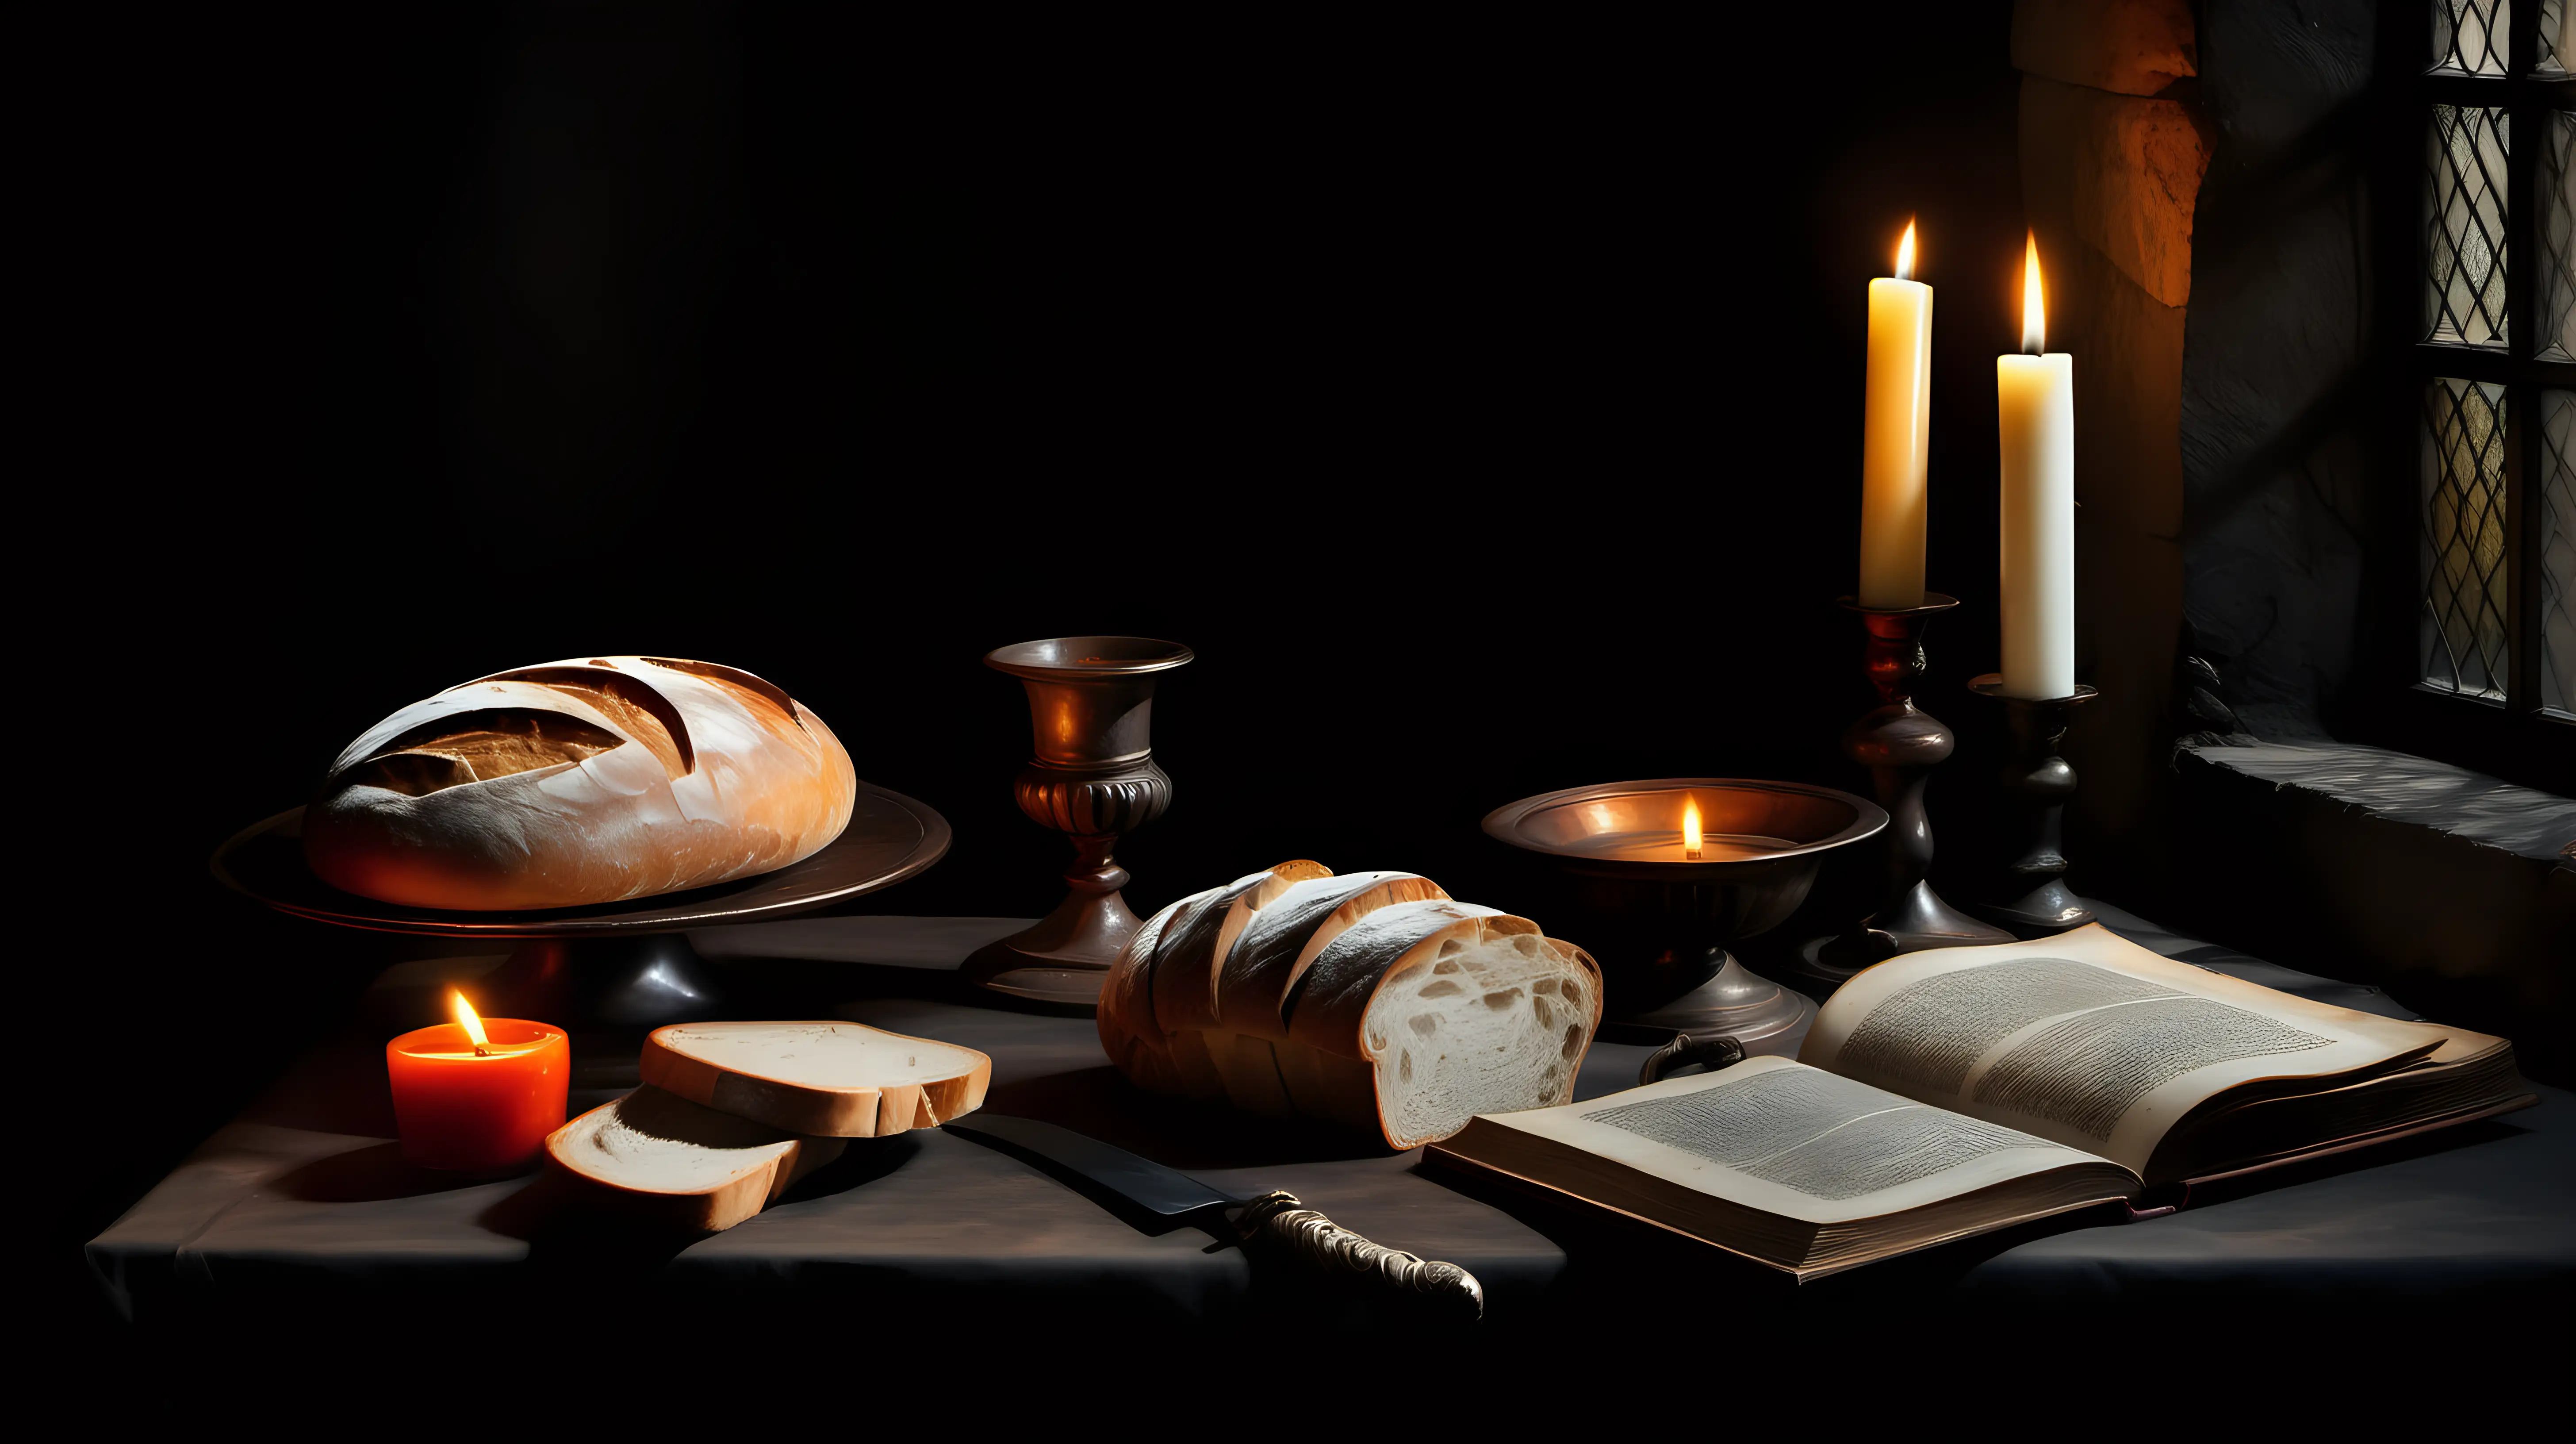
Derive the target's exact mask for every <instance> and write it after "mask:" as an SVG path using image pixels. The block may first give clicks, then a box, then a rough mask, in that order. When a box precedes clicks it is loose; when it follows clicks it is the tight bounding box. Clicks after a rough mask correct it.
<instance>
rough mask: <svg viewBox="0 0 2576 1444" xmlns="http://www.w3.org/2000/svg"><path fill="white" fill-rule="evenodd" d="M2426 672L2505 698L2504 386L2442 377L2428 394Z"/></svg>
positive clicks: (2443, 683) (2447, 685) (2458, 687)
mask: <svg viewBox="0 0 2576 1444" xmlns="http://www.w3.org/2000/svg"><path fill="white" fill-rule="evenodd" d="M2424 447H2425V455H2424V467H2423V471H2424V543H2423V545H2424V554H2423V573H2424V621H2423V628H2422V631H2423V643H2424V680H2425V681H2426V682H2427V683H2429V684H2431V685H2433V686H2436V687H2440V688H2443V689H2444V690H2446V691H2453V692H2462V693H2467V694H2469V695H2471V696H2476V697H2484V698H2488V699H2491V700H2494V701H2499V702H2501V701H2503V700H2504V679H2505V667H2506V654H2507V650H2508V647H2507V632H2506V630H2505V605H2506V604H2505V580H2506V576H2505V525H2504V506H2505V426H2504V388H2503V387H2501V386H2489V385H2484V384H2482V383H2479V382H2476V381H2463V380H2460V379H2458V378H2456V377H2450V376H2437V377H2435V378H2434V379H2433V383H2432V384H2431V385H2430V386H2428V387H2426V388H2425V395H2424Z"/></svg>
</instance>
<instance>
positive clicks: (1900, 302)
mask: <svg viewBox="0 0 2576 1444" xmlns="http://www.w3.org/2000/svg"><path fill="white" fill-rule="evenodd" d="M1862 405H1863V414H1862V427H1861V444H1860V604H1861V605H1862V606H1864V607H1919V606H1921V605H1923V522H1924V516H1925V512H1926V510H1927V507H1926V502H1925V497H1924V489H1923V467H1924V461H1925V458H1926V457H1927V455H1928V454H1929V448H1930V445H1931V439H1932V288H1931V287H1929V286H1927V285H1924V284H1923V283H1922V282H1920V281H1917V280H1915V279H1914V223H1913V222H1912V221H1908V222H1906V223H1905V239H1904V240H1902V241H1899V242H1898V243H1897V246H1896V275H1895V276H1894V278H1892V279H1891V278H1888V277H1884V276H1882V277H1880V278H1878V279H1877V280H1874V281H1871V282H1870V283H1869V381H1868V392H1867V395H1866V399H1865V400H1864V401H1863V404H1862Z"/></svg>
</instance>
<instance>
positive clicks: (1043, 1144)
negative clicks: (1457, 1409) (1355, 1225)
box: [947, 1113, 1485, 1318]
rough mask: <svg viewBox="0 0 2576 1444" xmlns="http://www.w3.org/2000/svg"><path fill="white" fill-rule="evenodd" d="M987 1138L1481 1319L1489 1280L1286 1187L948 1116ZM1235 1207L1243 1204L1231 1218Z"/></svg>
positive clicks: (1123, 1194) (1130, 1196) (1039, 1128)
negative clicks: (1366, 1229)
mask: <svg viewBox="0 0 2576 1444" xmlns="http://www.w3.org/2000/svg"><path fill="white" fill-rule="evenodd" d="M947 1131H948V1132H951V1133H958V1134H963V1135H965V1136H966V1137H968V1138H972V1139H974V1140H975V1141H976V1142H978V1143H982V1144H985V1145H987V1146H988V1147H995V1148H999V1149H1001V1150H1002V1151H1004V1152H1006V1153H1014V1154H1018V1155H1021V1156H1023V1157H1027V1158H1029V1159H1031V1160H1033V1161H1035V1162H1037V1163H1039V1164H1041V1165H1044V1166H1046V1167H1047V1168H1049V1169H1050V1171H1054V1172H1058V1173H1064V1174H1070V1175H1072V1176H1073V1177H1074V1178H1075V1179H1077V1180H1080V1181H1084V1182H1088V1183H1091V1184H1093V1185H1095V1186H1097V1187H1099V1188H1102V1189H1105V1190H1107V1191H1108V1192H1110V1193H1112V1194H1115V1195H1116V1196H1117V1197H1119V1198H1120V1199H1123V1200H1125V1201H1126V1202H1127V1203H1129V1204H1132V1205H1133V1206H1135V1207H1136V1208H1138V1209H1140V1210H1142V1211H1143V1212H1145V1213H1148V1214H1151V1215H1153V1216H1155V1217H1157V1218H1164V1219H1170V1220H1172V1221H1173V1223H1174V1224H1175V1225H1176V1226H1177V1225H1178V1224H1181V1223H1197V1224H1199V1225H1201V1226H1202V1227H1206V1228H1207V1229H1208V1230H1209V1231H1210V1232H1212V1233H1218V1234H1220V1235H1230V1236H1232V1237H1233V1238H1235V1239H1236V1240H1237V1241H1239V1242H1242V1243H1246V1244H1253V1245H1267V1246H1270V1247H1272V1248H1275V1249H1276V1250H1277V1251H1278V1252H1279V1253H1280V1254H1282V1255H1284V1256H1286V1257H1288V1258H1291V1259H1294V1260H1296V1261H1297V1262H1298V1263H1299V1264H1300V1265H1302V1266H1304V1267H1306V1268H1308V1269H1312V1270H1315V1271H1317V1272H1320V1273H1323V1274H1326V1275H1328V1276H1330V1277H1333V1278H1336V1279H1340V1280H1343V1281H1345V1282H1349V1283H1352V1284H1356V1285H1359V1286H1361V1287H1363V1288H1367V1289H1371V1290H1374V1291H1379V1292H1385V1293H1391V1294H1394V1295H1397V1296H1401V1297H1403V1298H1406V1299H1408V1300H1413V1301H1418V1302H1420V1303H1424V1304H1428V1305H1431V1306H1433V1307H1435V1308H1438V1309H1441V1310H1442V1311H1444V1312H1455V1313H1458V1314H1462V1315H1464V1316H1466V1317H1468V1318H1480V1317H1482V1316H1483V1314H1484V1312H1485V1289H1484V1285H1482V1284H1480V1283H1478V1282H1476V1276H1475V1275H1474V1274H1471V1273H1469V1272H1467V1271H1466V1270H1465V1269H1462V1268H1460V1267H1458V1266H1457V1265H1456V1264H1453V1263H1441V1262H1438V1261H1436V1260H1430V1259H1424V1258H1421V1257H1418V1256H1416V1255H1414V1254H1409V1253H1406V1252H1404V1251H1403V1250H1401V1249H1391V1248H1388V1247H1386V1246H1384V1245H1382V1244H1377V1243H1372V1242H1370V1241H1369V1240H1368V1239H1365V1238H1362V1237H1361V1236H1360V1235H1358V1234H1356V1233H1353V1232H1351V1231H1350V1230H1349V1229H1346V1228H1344V1227H1342V1226H1341V1225H1340V1224H1337V1223H1335V1222H1333V1221H1332V1220H1331V1219H1329V1218H1326V1217H1324V1215H1323V1214H1321V1213H1319V1212H1317V1211H1315V1210H1314V1209H1311V1208H1308V1207H1306V1205H1305V1204H1304V1203H1303V1202H1302V1201H1300V1200H1299V1199H1298V1197H1297V1195H1295V1194H1293V1193H1289V1192H1286V1191H1284V1190H1280V1189H1273V1190H1271V1191H1269V1192H1266V1193H1259V1194H1255V1195H1253V1196H1251V1197H1249V1198H1246V1197H1243V1196H1241V1195H1239V1194H1233V1193H1228V1192H1226V1191H1224V1190H1223V1189H1218V1188H1212V1187H1210V1186H1209V1185H1207V1184H1205V1183H1202V1182H1200V1181H1199V1180H1198V1179H1195V1178H1192V1177H1190V1176H1189V1175H1188V1174H1186V1173H1183V1172H1181V1171H1180V1170H1179V1169H1176V1168H1166V1167H1164V1166H1163V1165H1162V1164H1159V1163H1156V1162H1154V1161H1153V1160H1151V1159H1147V1158H1139V1157H1137V1156H1136V1155H1135V1154H1133V1153H1130V1152H1128V1151H1127V1150H1126V1149H1123V1148H1119V1147H1116V1146H1113V1145H1111V1144H1107V1143H1103V1142H1101V1141H1100V1140H1099V1139H1097V1138H1093V1137H1090V1136H1088V1135H1086V1134H1081V1133H1076V1132H1074V1131H1073V1130H1072V1129H1070V1128H1063V1127H1059V1126H1057V1125H1056V1124H1053V1123H1047V1122H1042V1121H1040V1120H1038V1119H1035V1118H1009V1117H1003V1116H1000V1115H996V1114H990V1113H978V1114H975V1115H972V1116H970V1117H966V1118H960V1119H958V1120H957V1121H955V1122H953V1123H950V1124H948V1125H947ZM1229 1209H1241V1210H1242V1212H1241V1213H1240V1214H1237V1215H1235V1216H1234V1217H1233V1218H1232V1219H1231V1220H1228V1219H1227V1218H1226V1217H1225V1213H1226V1211H1227V1210H1229Z"/></svg>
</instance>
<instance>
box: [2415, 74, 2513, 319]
mask: <svg viewBox="0 0 2576 1444" xmlns="http://www.w3.org/2000/svg"><path fill="white" fill-rule="evenodd" d="M2512 126H2513V121H2512V118H2511V117H2510V116H2507V115H2506V114H2505V112H2504V108H2503V107H2502V106H2488V105H2437V106H2434V107H2433V127H2432V137H2431V138H2432V151H2433V153H2432V160H2431V163H2430V164H2429V165H2428V166H2427V167H2426V176H2425V179H2426V182H2427V183H2428V185H2429V186H2430V188H2431V189H2430V193H2429V194H2428V195H2427V196H2426V197H2425V207H2424V208H2425V210H2426V212H2427V213H2428V214H2427V216H2426V224H2425V229H2426V231H2427V232H2428V239H2427V244H2428V247H2429V251H2430V255H2431V263H2430V264H2429V265H2428V266H2427V267H2426V275H2425V278H2424V279H2425V281H2426V283H2427V284H2426V288H2425V298H2424V299H2425V310H2426V312H2427V313H2428V314H2427V315H2426V317H2425V320H2426V323H2427V325H2426V331H2427V339H2429V340H2434V341H2448V342H2452V343H2455V344H2458V345H2464V346H2499V347H2500V346H2502V345H2504V344H2505V335H2506V327H2507V325H2508V324H2509V323H2508V321H2507V320H2506V317H2505V292H2504V275H2505V236H2504V212H2505V173H2506V169H2507V166H2506V158H2507V156H2508V155H2510V153H2511V150H2512V145H2511V136H2512Z"/></svg>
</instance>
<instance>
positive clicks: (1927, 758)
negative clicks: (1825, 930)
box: [1797, 592, 2012, 992]
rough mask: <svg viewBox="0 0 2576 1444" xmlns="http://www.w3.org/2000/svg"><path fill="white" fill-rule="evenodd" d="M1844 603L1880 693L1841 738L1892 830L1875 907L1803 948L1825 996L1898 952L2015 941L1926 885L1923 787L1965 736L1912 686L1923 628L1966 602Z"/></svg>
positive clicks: (1928, 839)
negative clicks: (1920, 703) (1863, 633)
mask: <svg viewBox="0 0 2576 1444" xmlns="http://www.w3.org/2000/svg"><path fill="white" fill-rule="evenodd" d="M1840 605H1841V606H1842V608H1843V609H1844V610H1845V611H1848V612H1852V613H1855V614H1856V615H1858V616H1859V617H1860V620H1861V625H1862V626H1864V627H1866V628H1867V629H1868V631H1869V644H1868V646H1867V648H1866V649H1864V651H1863V652H1862V658H1863V662H1862V665H1863V667H1864V669H1865V670H1866V671H1867V672H1868V674H1869V681H1870V685H1871V686H1872V687H1874V688H1876V689H1877V691H1878V706H1876V707H1875V708H1873V709H1871V710H1870V711H1869V712H1867V713H1864V714H1863V715H1862V716H1861V717H1860V719H1859V720H1858V721H1855V722H1853V723H1852V724H1851V726H1850V727H1849V728H1847V729H1846V730H1845V731H1844V732H1843V755H1844V756H1845V757H1848V758H1850V759H1851V760H1852V761H1854V762H1857V763H1859V764H1860V765H1861V766H1863V767H1866V768H1868V769H1869V776H1870V783H1871V786H1872V787H1873V788H1874V789H1875V790H1876V791H1877V794H1878V805H1879V806H1880V807H1883V808H1885V809H1887V817H1888V824H1887V834H1886V836H1885V837H1883V838H1882V839H1880V857H1881V859H1882V861H1883V865H1884V867H1885V882H1884V885H1883V886H1882V888H1881V890H1880V893H1879V899H1880V900H1879V904H1878V906H1877V907H1876V908H1875V909H1873V910H1871V912H1870V913H1869V915H1868V916H1867V917H1865V918H1863V919H1862V920H1861V922H1860V924H1859V925H1858V926H1856V927H1854V928H1852V929H1851V930H1850V931H1848V932H1845V933H1842V934H1841V935H1839V936H1835V937H1828V938H1816V939H1812V940H1810V941H1808V942H1806V943H1804V944H1802V945H1801V946H1800V947H1799V949H1798V965H1797V972H1798V974H1799V977H1800V979H1801V980H1802V981H1804V982H1808V983H1811V984H1814V985H1815V986H1816V987H1818V988H1819V989H1821V990H1822V991H1825V992H1832V991H1833V990H1834V989H1835V988H1838V987H1840V986H1842V984H1843V983H1844V982H1845V981H1846V980H1848V979H1849V978H1850V977H1851V975H1852V974H1854V973H1857V972H1859V971H1860V970H1861V969H1863V968H1866V967H1868V966H1870V965H1871V964H1872V963H1877V962H1881V961H1884V960H1885V959H1887V958H1890V957H1893V956H1895V955H1896V954H1898V953H1907V952H1913V951H1915V950H1916V949H1918V948H1951V947H1966V946H1973V945H1975V944H1979V943H2008V942H2011V941H2012V934H2010V933H2007V932H2005V931H2003V930H2002V929H2001V928H1993V927H1988V926H1986V925H1985V924H1984V923H1981V922H1978V921H1977V920H1976V919H1974V918H1971V917H1969V916H1968V915H1967V914H1965V913H1962V912H1960V911H1959V910H1958V909H1957V908H1954V907H1952V906H1950V904H1948V903H1947V902H1944V901H1942V898H1941V895H1940V894H1939V893H1937V892H1934V891H1933V890H1932V884H1931V883H1929V882H1927V881H1925V880H1924V879H1925V876H1926V874H1928V873H1929V872H1930V871H1931V869H1932V821H1931V818H1930V816H1929V815H1928V814H1926V812H1925V811H1924V807H1923V789H1924V786H1925V784H1927V783H1929V782H1930V781H1931V780H1932V769H1933V768H1934V767H1937V766H1939V765H1940V764H1941V763H1943V762H1946V761H1948V760H1949V757H1950V754H1951V752H1952V751H1954V750H1955V749H1956V747H1957V745H1958V739H1957V737H1956V736H1955V735H1953V734H1952V733H1951V731H1950V729H1949V727H1947V726H1946V725H1944V724H1943V723H1942V721H1941V719H1940V718H1938V717H1935V716H1933V715H1932V714H1931V713H1929V712H1926V711H1924V710H1923V709H1922V708H1920V707H1917V706H1915V705H1914V688H1915V685H1916V684H1917V683H1919V682H1920V681H1922V679H1923V673H1924V671H1925V670H1926V668H1927V667H1928V665H1929V663H1928V661H1927V660H1926V658H1925V656H1924V653H1923V633H1924V630H1925V629H1926V628H1927V627H1929V626H1930V625H1931V622H1932V619H1933V618H1934V617H1935V616H1938V615H1939V614H1941V613H1943V612H1946V611H1949V610H1950V609H1951V608H1953V607H1956V606H1957V605H1959V599H1958V598H1956V597H1950V596H1944V595H1942V594H1941V593H1939V592H1925V593H1924V594H1923V604H1922V605H1921V606H1915V607H1864V606H1862V605H1861V604H1860V602H1859V600H1858V599H1856V598H1853V597H1845V598H1843V599H1842V601H1841V603H1840Z"/></svg>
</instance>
